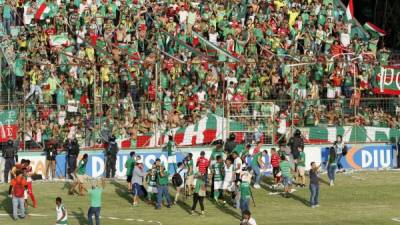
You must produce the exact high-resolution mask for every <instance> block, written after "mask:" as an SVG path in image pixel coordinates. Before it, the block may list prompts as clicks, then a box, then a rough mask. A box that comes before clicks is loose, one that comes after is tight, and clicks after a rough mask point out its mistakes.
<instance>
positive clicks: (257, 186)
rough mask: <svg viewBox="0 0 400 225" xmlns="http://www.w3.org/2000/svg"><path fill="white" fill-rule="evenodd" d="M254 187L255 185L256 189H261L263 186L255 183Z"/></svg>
mask: <svg viewBox="0 0 400 225" xmlns="http://www.w3.org/2000/svg"><path fill="white" fill-rule="evenodd" d="M253 187H254V188H255V189H260V188H261V186H260V185H259V184H254V185H253Z"/></svg>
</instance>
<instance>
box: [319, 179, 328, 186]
mask: <svg viewBox="0 0 400 225" xmlns="http://www.w3.org/2000/svg"><path fill="white" fill-rule="evenodd" d="M318 180H319V182H321V183H323V184H326V185H328V186H329V185H330V184H329V182H328V181H326V180H324V179H322V178H318Z"/></svg>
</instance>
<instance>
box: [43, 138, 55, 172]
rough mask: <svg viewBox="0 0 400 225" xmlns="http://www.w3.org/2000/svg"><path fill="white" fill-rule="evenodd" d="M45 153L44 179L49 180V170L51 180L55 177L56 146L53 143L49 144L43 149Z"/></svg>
mask: <svg viewBox="0 0 400 225" xmlns="http://www.w3.org/2000/svg"><path fill="white" fill-rule="evenodd" d="M44 152H45V153H46V173H45V176H46V179H47V180H49V179H50V176H49V175H50V170H51V179H52V180H53V179H54V178H55V176H56V157H57V145H56V144H54V143H49V144H48V145H47V146H46V148H45V149H44Z"/></svg>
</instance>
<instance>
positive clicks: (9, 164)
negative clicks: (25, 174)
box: [4, 157, 15, 183]
mask: <svg viewBox="0 0 400 225" xmlns="http://www.w3.org/2000/svg"><path fill="white" fill-rule="evenodd" d="M5 160H6V162H5V164H4V182H5V183H8V173H9V172H10V171H11V169H12V168H13V167H14V166H15V160H14V157H12V158H5Z"/></svg>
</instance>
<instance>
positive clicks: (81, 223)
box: [71, 208, 89, 225]
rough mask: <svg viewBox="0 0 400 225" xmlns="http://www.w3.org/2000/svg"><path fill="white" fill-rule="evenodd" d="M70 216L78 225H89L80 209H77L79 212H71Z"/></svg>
mask: <svg viewBox="0 0 400 225" xmlns="http://www.w3.org/2000/svg"><path fill="white" fill-rule="evenodd" d="M71 214H72V215H73V216H74V217H75V218H76V219H77V220H78V222H79V225H88V224H89V223H88V221H87V219H86V216H85V213H84V212H83V210H82V208H79V212H76V211H73V212H71Z"/></svg>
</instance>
